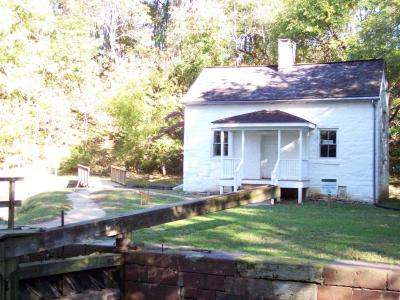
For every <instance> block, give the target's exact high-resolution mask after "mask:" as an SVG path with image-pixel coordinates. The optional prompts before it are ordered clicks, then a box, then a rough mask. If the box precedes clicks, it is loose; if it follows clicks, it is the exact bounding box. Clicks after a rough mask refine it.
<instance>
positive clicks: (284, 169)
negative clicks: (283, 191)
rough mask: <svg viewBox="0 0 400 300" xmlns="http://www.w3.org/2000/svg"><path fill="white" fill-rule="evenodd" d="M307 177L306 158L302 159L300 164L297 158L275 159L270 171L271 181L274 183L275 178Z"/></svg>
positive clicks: (294, 178) (296, 178)
mask: <svg viewBox="0 0 400 300" xmlns="http://www.w3.org/2000/svg"><path fill="white" fill-rule="evenodd" d="M300 168H301V169H300ZM300 170H301V173H300ZM307 178H308V160H304V159H303V160H302V161H301V166H300V164H299V160H298V159H280V160H277V162H276V164H275V167H274V169H273V171H272V173H271V181H272V182H274V183H277V180H303V179H307Z"/></svg>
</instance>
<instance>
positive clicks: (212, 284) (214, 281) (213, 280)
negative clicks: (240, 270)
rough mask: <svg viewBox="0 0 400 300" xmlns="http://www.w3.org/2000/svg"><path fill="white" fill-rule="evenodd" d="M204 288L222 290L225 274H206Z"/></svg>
mask: <svg viewBox="0 0 400 300" xmlns="http://www.w3.org/2000/svg"><path fill="white" fill-rule="evenodd" d="M206 276H207V277H206V288H207V289H208V290H215V291H224V290H225V287H224V284H225V276H219V275H206Z"/></svg>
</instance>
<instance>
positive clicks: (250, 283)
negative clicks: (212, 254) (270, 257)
mask: <svg viewBox="0 0 400 300" xmlns="http://www.w3.org/2000/svg"><path fill="white" fill-rule="evenodd" d="M272 284H273V283H272V281H269V280H265V279H254V278H243V277H226V278H225V285H224V286H225V291H226V292H227V293H228V294H232V295H239V296H248V297H249V296H251V297H267V296H272V295H273V293H272V291H273V288H272Z"/></svg>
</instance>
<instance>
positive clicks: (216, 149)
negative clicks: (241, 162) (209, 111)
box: [213, 131, 229, 156]
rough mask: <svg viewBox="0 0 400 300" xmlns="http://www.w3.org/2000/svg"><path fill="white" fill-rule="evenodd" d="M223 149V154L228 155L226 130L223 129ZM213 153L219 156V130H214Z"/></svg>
mask: <svg viewBox="0 0 400 300" xmlns="http://www.w3.org/2000/svg"><path fill="white" fill-rule="evenodd" d="M223 149H224V156H228V154H229V137H228V131H224V140H223ZM213 155H214V156H221V131H214V139H213Z"/></svg>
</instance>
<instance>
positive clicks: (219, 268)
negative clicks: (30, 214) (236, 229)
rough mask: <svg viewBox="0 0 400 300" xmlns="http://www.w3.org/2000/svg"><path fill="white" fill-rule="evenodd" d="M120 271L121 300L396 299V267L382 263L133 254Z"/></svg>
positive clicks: (399, 277) (399, 275)
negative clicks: (313, 263)
mask: <svg viewBox="0 0 400 300" xmlns="http://www.w3.org/2000/svg"><path fill="white" fill-rule="evenodd" d="M123 273H124V275H123V278H124V281H123V283H122V284H121V285H122V286H123V290H124V291H123V295H124V299H131V300H141V299H152V300H153V299H154V300H157V299H168V300H174V299H206V300H208V299H212V300H214V299H218V300H228V299H229V300H242V299H243V300H251V299H262V300H266V299H302V300H314V299H318V300H328V299H329V300H334V299H336V300H339V299H341V300H361V299H363V300H365V299H385V300H392V299H393V300H395V299H396V300H400V267H393V266H389V265H383V264H367V263H362V262H352V261H340V262H336V263H333V264H330V265H327V266H324V267H318V266H310V265H291V264H282V263H273V262H261V263H257V264H256V263H254V264H253V263H249V262H246V261H245V260H243V259H241V258H240V257H239V256H238V255H234V254H228V253H223V252H214V251H213V252H212V253H201V252H194V251H183V252H172V251H164V252H161V251H136V252H134V251H132V252H127V253H125V254H124V270H123Z"/></svg>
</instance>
